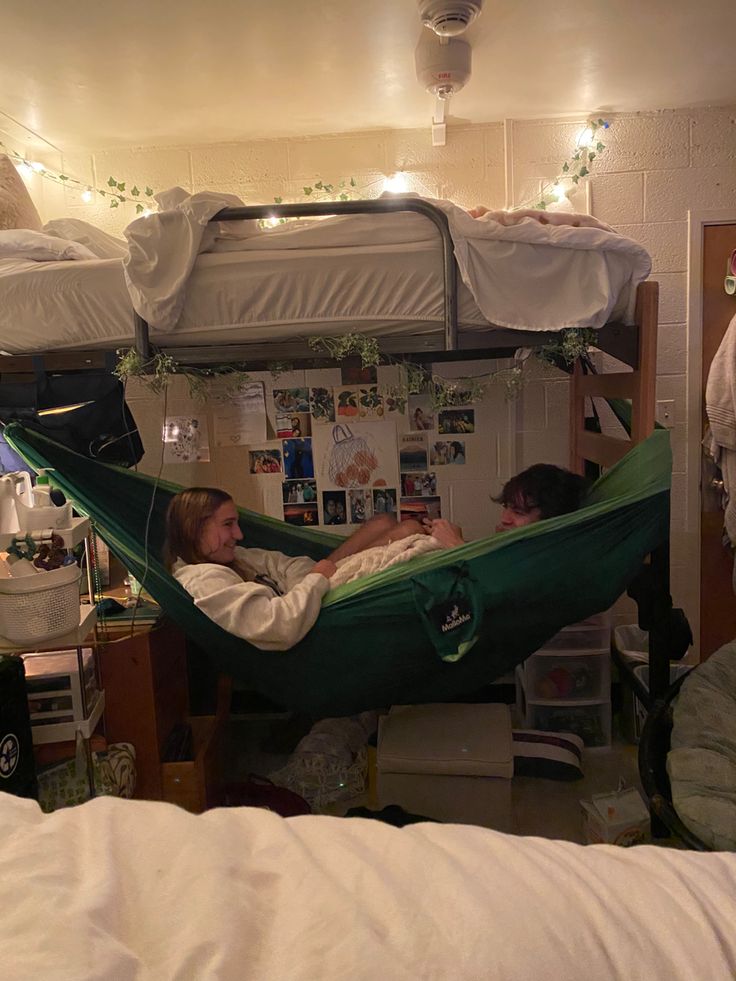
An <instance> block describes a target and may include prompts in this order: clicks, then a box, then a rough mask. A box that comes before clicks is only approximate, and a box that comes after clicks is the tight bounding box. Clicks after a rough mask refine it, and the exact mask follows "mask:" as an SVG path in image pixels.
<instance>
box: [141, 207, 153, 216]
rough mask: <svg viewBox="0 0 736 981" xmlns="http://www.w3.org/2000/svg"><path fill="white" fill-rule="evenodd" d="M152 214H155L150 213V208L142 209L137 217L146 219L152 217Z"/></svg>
mask: <svg viewBox="0 0 736 981" xmlns="http://www.w3.org/2000/svg"><path fill="white" fill-rule="evenodd" d="M153 214H155V212H154V211H152V210H151V209H150V208H144V209H143V211H141V213H140V215H139V217H140V218H148V216H149V215H153Z"/></svg>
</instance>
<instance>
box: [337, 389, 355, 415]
mask: <svg viewBox="0 0 736 981" xmlns="http://www.w3.org/2000/svg"><path fill="white" fill-rule="evenodd" d="M359 400H360V392H359V391H358V389H357V388H336V389H335V417H336V418H337V419H338V420H340V419H357V418H358V415H359V413H360V409H359V408H358V402H359Z"/></svg>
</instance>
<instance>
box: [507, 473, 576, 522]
mask: <svg viewBox="0 0 736 981" xmlns="http://www.w3.org/2000/svg"><path fill="white" fill-rule="evenodd" d="M589 486H590V485H589V483H588V481H587V480H586V479H585V477H581V476H580V475H579V474H577V473H573V472H572V471H571V470H565V469H563V468H562V467H556V466H554V464H552V463H535V464H534V466H532V467H529V468H528V469H527V470H522V472H521V473H517V475H516V476H515V477H512V478H511V480H509V481H507V482H506V483H505V484H504V485H503V489H502V490H501V493H500V494H499V495H498V497H494V498H493V500H494V501H495V502H496V503H497V504H501V505H502V506H503V507H507V508H512V509H513V510H515V511H522V512H524V511H533V510H534V508H539V511H540V518H555V517H557V515H560V514H568V513H569V512H570V511H577V509H578V508H579V507H580V505H581V504H582V502H583V498H584V497H585V495H586V494H587V492H588V488H589Z"/></svg>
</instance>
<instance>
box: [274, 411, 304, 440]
mask: <svg viewBox="0 0 736 981" xmlns="http://www.w3.org/2000/svg"><path fill="white" fill-rule="evenodd" d="M276 435H277V436H278V437H279V439H290V438H294V439H301V438H302V437H303V436H311V435H312V417H311V415H310V414H309V413H308V412H295V413H294V414H293V415H290V416H276Z"/></svg>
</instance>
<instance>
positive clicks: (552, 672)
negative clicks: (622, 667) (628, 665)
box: [523, 648, 611, 701]
mask: <svg viewBox="0 0 736 981" xmlns="http://www.w3.org/2000/svg"><path fill="white" fill-rule="evenodd" d="M523 670H524V686H525V690H526V697H527V699H529V700H530V701H534V700H538V699H541V700H543V701H549V700H554V701H557V700H558V699H560V700H562V701H573V700H578V699H581V700H586V701H591V700H593V699H598V700H600V701H603V700H604V699H606V700H607V699H609V698H610V697H611V659H610V657H609V652H608V649H607V648H606V649H602V650H600V651H579V650H572V651H562V650H560V651H555V652H554V653H553V652H551V651H538V652H537V653H536V654H532V655H531V657H529V658H528V659H527V660H526V662H525V664H524V669H523Z"/></svg>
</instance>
